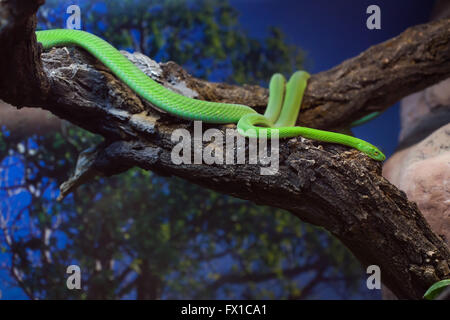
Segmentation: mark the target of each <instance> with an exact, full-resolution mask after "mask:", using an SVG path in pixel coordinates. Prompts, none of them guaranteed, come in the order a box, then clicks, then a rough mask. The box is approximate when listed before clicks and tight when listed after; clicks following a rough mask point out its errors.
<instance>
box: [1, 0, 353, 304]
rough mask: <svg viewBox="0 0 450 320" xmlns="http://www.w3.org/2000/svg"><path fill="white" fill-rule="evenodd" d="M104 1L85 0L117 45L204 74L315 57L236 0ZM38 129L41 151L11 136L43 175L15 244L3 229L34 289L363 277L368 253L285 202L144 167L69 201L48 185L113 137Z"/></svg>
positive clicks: (89, 291)
mask: <svg viewBox="0 0 450 320" xmlns="http://www.w3.org/2000/svg"><path fill="white" fill-rule="evenodd" d="M104 3H105V5H106V9H107V10H106V13H99V12H97V11H96V10H94V5H95V2H94V1H91V2H85V4H84V7H82V12H83V13H84V15H83V19H84V22H83V23H84V25H85V27H86V28H87V29H88V30H90V31H92V32H94V33H96V34H99V35H101V36H103V37H104V38H106V39H107V40H108V41H110V42H111V43H113V44H114V45H115V46H118V47H121V48H129V47H131V48H133V49H135V50H139V51H142V52H144V53H146V54H147V55H149V56H151V57H155V56H157V57H160V59H161V60H168V59H172V60H174V61H176V62H178V63H180V64H182V65H184V66H185V67H187V68H188V69H189V70H191V72H193V73H194V74H195V75H197V76H203V77H212V76H213V74H214V72H215V70H218V69H222V70H225V71H226V70H228V71H229V72H228V73H227V72H225V71H223V72H222V73H221V74H225V75H226V76H224V77H223V78H222V79H221V80H224V81H228V82H238V83H244V82H245V83H258V82H261V81H265V80H268V78H269V77H270V75H271V74H272V73H274V72H282V73H285V74H286V75H289V74H290V73H292V71H294V70H295V69H297V68H300V67H301V64H302V61H303V55H302V52H301V50H300V49H298V48H296V47H293V46H289V45H286V44H285V38H284V36H283V34H282V33H281V31H280V30H278V29H276V28H273V29H271V30H270V32H269V34H268V36H267V38H266V39H265V40H264V41H258V40H255V39H252V38H250V37H248V36H247V35H246V34H245V32H243V31H242V30H241V29H240V28H239V25H238V23H237V21H238V20H237V18H238V14H237V12H236V11H235V10H234V9H233V8H232V7H231V6H230V5H229V4H228V3H227V2H226V1H219V0H211V1H206V0H202V1H189V0H186V1H181V0H179V1H161V0H155V1H126V0H120V1H119V0H111V1H107V2H104ZM64 9H65V6H64ZM55 10H60V11H61V2H60V1H47V4H46V6H45V7H44V9H43V10H41V11H40V15H39V17H40V25H41V26H46V27H49V28H51V27H62V25H61V24H62V22H63V21H62V20H61V18H60V17H57V19H56V20H55V21H53V22H50V20H49V17H51V16H52V15H54V12H55ZM58 19H60V20H58ZM100 22H103V23H104V24H107V26H108V27H107V28H106V29H102V28H101V23H100ZM136 32H137V33H136ZM136 35H139V36H136ZM193 35H196V36H193ZM32 140H33V141H35V143H36V144H37V145H38V148H37V149H36V150H34V151H33V152H29V150H28V144H27V143H25V145H26V146H27V150H26V151H25V152H20V149H21V148H20V147H19V144H21V143H22V144H23V143H24V142H23V141H18V140H16V139H15V138H14V135H12V136H9V137H5V136H3V137H1V140H0V141H1V143H0V148H2V149H0V151H1V153H0V159H6V158H8V157H10V155H13V157H16V158H18V159H20V161H21V162H22V163H23V165H24V166H25V171H27V172H28V171H29V172H31V173H32V174H25V175H24V177H23V181H21V185H22V186H25V189H26V190H28V192H29V194H30V196H31V200H30V201H29V203H28V204H27V205H26V206H25V208H24V209H19V208H16V210H14V209H12V211H11V212H5V213H4V214H5V215H11V217H12V218H11V219H10V221H9V224H8V228H9V230H10V233H11V234H12V235H13V238H14V244H13V245H11V244H9V245H8V244H7V243H6V242H5V241H2V244H3V243H6V245H5V246H3V245H2V248H6V249H5V250H6V251H7V252H9V253H10V254H11V256H13V257H15V258H14V261H13V263H14V266H15V267H16V268H17V269H18V270H20V273H21V275H22V280H21V281H19V282H18V284H19V285H20V286H21V287H22V288H23V289H24V290H25V292H26V293H27V294H28V295H29V296H30V297H33V298H53V299H65V298H74V299H91V298H95V299H101V298H110V299H117V298H130V297H131V298H133V297H135V298H142V299H145V298H147V299H156V298H224V297H225V298H293V299H295V298H308V297H314V296H316V295H317V294H318V292H316V287H317V286H318V285H321V284H327V283H334V284H335V286H336V287H338V284H339V285H341V286H344V287H345V288H349V289H348V291H347V292H351V289H355V288H356V285H357V280H358V279H359V273H360V272H361V269H360V266H359V264H358V262H357V261H356V260H355V259H354V258H353V256H352V255H351V254H350V253H349V252H348V251H347V250H346V249H345V248H344V247H343V246H342V245H341V244H340V243H339V242H338V241H337V240H335V239H334V238H333V237H331V236H330V235H329V234H328V233H326V232H324V231H322V230H320V229H318V228H315V227H312V226H310V225H307V224H303V223H301V222H300V221H299V220H298V219H297V218H296V217H294V216H293V215H292V214H289V213H287V212H285V211H283V210H279V209H273V208H269V207H262V206H257V205H255V204H253V203H249V202H246V201H242V200H239V199H235V198H232V197H229V196H224V195H220V194H217V193H215V192H212V191H210V190H207V189H204V188H201V187H199V186H196V185H192V184H189V183H187V182H186V181H183V180H180V179H176V178H172V179H169V178H163V177H158V176H156V175H155V174H153V173H150V172H145V171H142V170H139V169H134V170H130V171H128V172H126V173H123V174H121V175H118V176H114V177H110V178H107V179H103V178H102V179H98V180H96V181H94V182H91V183H88V184H86V185H84V186H82V187H81V188H79V189H78V190H77V191H75V192H74V193H73V194H72V195H70V196H69V197H68V199H66V200H65V201H64V202H62V203H55V201H54V197H51V196H50V197H49V196H47V197H45V196H43V195H44V193H45V190H51V189H52V188H53V189H54V188H55V186H56V185H59V184H60V183H61V182H63V181H64V180H65V179H67V177H68V173H69V172H71V170H73V168H74V167H75V159H76V156H77V155H78V154H79V153H80V152H81V151H82V150H84V149H86V148H89V147H92V146H93V145H95V144H97V143H98V142H99V140H100V139H99V138H98V137H96V136H94V135H92V134H88V133H86V132H85V131H83V130H81V129H79V128H77V127H74V126H71V125H67V124H63V125H62V127H61V130H58V131H57V132H53V133H51V134H47V135H43V136H34V137H32ZM7 150H8V152H9V153H8V152H7ZM52 183H53V187H52ZM30 190H38V191H36V192H31V191H30ZM10 201H13V200H12V199H10ZM25 215H28V218H27V219H25ZM21 221H26V222H27V223H20V222H21ZM28 222H29V223H28ZM19 231H20V232H19ZM49 232H50V236H49V237H48V238H46V237H43V235H45V234H48V233H49ZM35 240H36V241H35ZM30 241H31V242H30ZM33 241H35V244H34V245H30V244H31V243H32V242H33ZM36 243H37V245H36ZM2 250H3V249H2ZM70 264H78V265H79V266H80V267H81V270H82V285H83V290H81V291H77V290H72V291H70V290H67V289H66V287H65V277H66V267H67V266H68V265H70ZM299 279H301V281H300V280H299ZM336 291H339V290H336ZM344 296H345V295H344Z"/></svg>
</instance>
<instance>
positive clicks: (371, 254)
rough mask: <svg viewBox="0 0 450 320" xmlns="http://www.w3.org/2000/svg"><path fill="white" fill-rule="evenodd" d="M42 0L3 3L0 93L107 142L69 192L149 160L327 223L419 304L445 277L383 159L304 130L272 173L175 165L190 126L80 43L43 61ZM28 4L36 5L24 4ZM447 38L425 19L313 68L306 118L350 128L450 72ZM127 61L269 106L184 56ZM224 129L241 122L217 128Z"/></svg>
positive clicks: (189, 87)
mask: <svg viewBox="0 0 450 320" xmlns="http://www.w3.org/2000/svg"><path fill="white" fill-rule="evenodd" d="M22 2H23V3H22ZM24 3H26V5H25V4H24ZM39 4H40V1H8V2H5V1H2V2H0V10H1V17H2V19H3V20H2V22H1V23H2V24H1V25H0V41H2V44H3V45H2V49H1V50H0V67H1V69H0V71H2V72H0V98H1V99H3V100H5V101H6V102H8V103H11V104H13V105H15V106H18V107H21V106H25V105H27V106H35V107H41V108H44V109H47V110H49V111H51V112H52V113H53V114H55V115H57V116H59V117H60V118H63V119H67V120H69V121H71V122H72V123H74V124H76V125H78V126H80V127H82V128H85V129H87V130H89V131H91V132H95V133H98V134H100V135H102V136H103V137H104V138H105V142H104V143H102V144H101V145H99V146H98V147H96V148H95V149H92V150H89V152H85V153H84V154H83V155H81V156H80V159H79V163H78V165H77V173H76V174H75V176H74V177H73V178H72V179H71V180H69V181H68V183H66V184H65V185H63V186H62V194H63V195H64V194H66V193H67V192H70V190H72V188H74V187H75V186H76V185H78V184H80V183H82V182H83V181H86V180H87V179H89V178H92V177H93V176H95V175H98V174H103V175H112V174H117V173H119V172H123V171H125V170H127V169H129V168H131V167H133V166H139V167H141V168H144V169H147V170H153V171H155V172H158V173H160V174H165V175H176V176H179V177H182V178H184V179H187V180H189V181H191V182H193V183H197V184H200V185H203V186H206V187H208V188H211V189H214V190H217V191H219V192H222V193H227V194H230V195H233V196H236V197H239V198H243V199H249V200H252V201H254V202H256V203H258V204H265V205H271V206H275V207H279V208H283V209H286V210H289V211H290V212H292V213H293V214H295V215H296V216H298V217H299V218H300V219H302V220H303V221H307V222H310V223H313V224H315V225H319V226H323V227H324V228H326V229H327V230H329V231H330V232H332V233H333V234H334V235H335V236H337V237H338V238H339V239H340V240H341V241H342V242H343V243H344V244H346V245H347V247H348V248H350V250H352V252H353V253H354V254H355V255H356V256H357V258H358V259H359V260H360V261H361V262H362V264H363V265H365V266H367V265H371V264H376V265H378V266H380V268H381V270H382V279H383V281H384V282H385V284H386V285H387V286H388V287H389V288H390V289H391V290H392V291H393V292H394V293H395V294H396V295H397V296H398V297H399V298H415V299H419V298H421V297H422V295H423V293H424V292H425V290H426V289H427V288H428V287H429V286H430V285H431V284H433V283H434V282H435V281H437V280H439V279H444V278H448V277H449V276H450V270H449V262H450V251H449V248H448V247H447V246H446V244H445V243H444V242H443V240H442V239H440V238H439V237H438V236H436V235H435V234H433V232H432V231H431V230H430V227H429V225H428V224H427V222H426V221H425V219H424V218H423V216H422V215H421V214H420V212H419V210H418V208H417V206H416V205H415V204H414V203H410V202H408V200H407V198H406V196H405V194H404V193H403V192H401V191H400V190H398V189H397V188H396V187H394V186H393V185H391V184H390V183H389V182H388V181H387V180H386V179H384V178H383V177H382V175H381V164H380V163H376V162H374V161H372V160H371V159H369V158H368V157H367V156H365V155H364V154H361V153H360V152H358V151H356V150H352V149H349V148H346V147H344V146H340V145H333V144H325V143H318V142H315V141H311V140H306V139H303V138H300V137H298V138H294V139H290V140H285V141H281V142H280V163H279V165H280V167H279V171H278V173H277V174H276V175H271V176H262V175H260V166H259V165H252V164H248V163H246V164H242V165H206V164H198V165H175V164H174V163H173V162H172V161H171V151H172V148H173V147H174V145H175V143H173V142H172V141H171V134H172V133H173V131H174V130H175V129H179V128H185V129H187V130H189V131H190V132H192V131H193V124H192V122H189V121H185V120H181V119H177V118H175V117H173V116H171V115H168V114H166V113H163V112H161V111H158V110H156V109H155V108H153V107H152V106H151V105H150V104H149V103H148V102H146V101H143V100H141V99H140V98H138V97H137V96H136V95H135V94H134V93H133V92H132V91H131V90H130V89H129V88H128V87H127V86H126V85H125V84H123V83H121V82H120V81H118V80H117V79H116V78H115V77H114V76H113V75H112V74H111V73H110V71H109V70H108V69H106V68H105V67H104V66H103V65H102V64H101V63H99V62H98V61H96V60H95V59H94V58H92V57H91V56H89V55H88V54H87V53H85V52H84V51H83V50H81V49H77V48H75V49H73V48H70V49H66V48H59V49H53V50H51V51H50V52H48V53H43V54H42V55H41V57H39V54H38V52H39V46H38V44H37V43H36V39H35V36H34V33H33V32H32V31H33V28H34V26H35V16H34V13H35V11H36V8H37V7H38V5H39ZM20 5H23V6H24V8H25V7H26V8H28V9H27V10H25V9H23V10H22V9H21V10H20V11H18V12H16V11H14V9H16V10H17V8H19V7H20ZM5 17H6V18H5ZM5 21H6V22H5ZM449 39H450V20H449V19H447V20H440V21H435V22H431V23H428V24H424V25H419V26H416V27H413V28H410V29H408V30H406V31H405V32H404V33H402V34H401V35H399V36H398V37H396V38H394V39H392V40H390V41H387V42H385V43H382V44H379V45H377V46H374V47H372V48H370V49H368V50H367V51H365V52H363V53H362V54H361V55H359V56H358V57H356V58H353V59H350V60H348V61H345V62H343V63H342V64H341V65H339V66H337V67H335V68H334V69H332V70H330V71H327V72H323V73H320V74H317V75H313V76H312V78H311V80H310V82H309V85H308V89H307V91H306V96H305V99H304V107H303V111H302V112H301V113H300V116H299V120H298V123H299V124H305V125H307V126H309V127H316V128H327V129H330V128H340V127H344V126H346V125H348V124H349V123H350V122H352V121H353V120H356V119H358V118H360V117H361V116H362V115H364V114H368V113H369V112H372V111H375V110H383V109H386V108H387V107H389V106H390V105H391V104H392V103H394V102H395V101H397V100H398V99H400V98H402V97H404V96H406V95H408V94H411V93H413V92H415V91H417V90H421V89H423V88H425V87H426V86H429V85H431V84H434V83H436V82H438V81H440V80H443V79H445V78H447V77H448V76H449V74H450V50H449V48H450V46H449ZM5 44H6V45H5ZM128 56H129V58H130V59H132V61H133V62H135V63H136V64H137V65H138V66H139V67H140V68H141V69H142V70H143V71H144V72H146V73H147V74H148V75H149V76H151V77H152V78H154V79H155V80H157V81H159V82H160V83H162V84H163V85H164V86H166V87H168V88H171V89H172V90H175V91H178V92H180V93H181V94H184V95H188V96H191V97H195V98H199V99H207V100H212V101H228V102H234V103H242V104H246V105H249V106H253V107H255V108H256V109H258V110H259V111H261V110H263V109H264V106H265V104H266V100H267V90H266V89H263V88H260V87H257V86H243V87H239V86H232V85H227V84H221V83H208V82H206V81H204V80H199V79H195V78H193V77H191V76H190V75H188V74H187V73H186V72H185V71H184V70H183V69H181V67H179V66H178V65H176V64H175V63H172V62H170V63H166V64H159V65H158V64H156V63H155V62H153V61H152V60H150V59H149V58H147V57H145V56H143V55H140V54H134V55H130V54H128ZM209 127H211V126H209ZM216 127H218V126H216ZM226 127H234V126H220V127H219V128H220V129H222V130H224V129H225V128H226ZM205 145H206V143H204V144H203V147H204V146H205ZM219 147H220V146H219ZM246 148H247V149H248V146H247V147H246ZM247 152H248V150H247Z"/></svg>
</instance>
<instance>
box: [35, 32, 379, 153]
mask: <svg viewBox="0 0 450 320" xmlns="http://www.w3.org/2000/svg"><path fill="white" fill-rule="evenodd" d="M36 36H37V40H38V41H39V42H41V43H42V45H43V46H44V48H45V49H49V48H51V47H54V46H79V47H82V48H84V49H85V50H87V51H88V52H89V53H91V54H92V55H93V56H95V57H96V58H97V59H99V60H100V61H101V62H102V63H103V64H104V65H105V66H107V67H108V68H109V69H110V70H111V71H112V72H113V73H114V74H115V75H116V76H117V77H118V78H119V79H120V80H122V81H123V82H124V83H126V84H127V85H128V86H129V87H130V88H131V89H132V90H134V91H135V92H136V93H137V94H138V95H139V96H141V97H142V98H144V99H146V100H148V101H149V102H150V103H151V104H153V105H154V106H156V107H157V108H160V109H162V110H164V111H167V112H169V113H171V114H173V115H176V116H178V117H181V118H185V119H190V120H201V121H204V122H206V123H217V124H221V123H222V124H225V123H237V129H238V132H239V133H240V134H242V135H244V136H248V137H263V136H264V137H266V138H270V137H271V136H272V135H273V134H272V133H273V130H278V131H277V132H278V137H280V138H289V137H297V136H302V137H305V138H309V139H314V140H319V141H324V142H330V143H338V144H343V145H347V146H350V147H352V148H355V149H357V150H360V151H362V152H364V153H365V154H367V155H368V156H369V157H371V158H372V159H375V160H378V161H383V160H384V159H385V156H384V154H383V153H382V152H381V151H380V150H378V148H377V147H375V146H373V145H371V144H370V143H368V142H366V141H364V140H361V139H358V138H354V137H351V136H348V135H344V134H340V133H334V132H329V131H323V130H317V129H312V128H306V127H296V126H294V125H295V122H296V120H297V117H298V113H299V111H300V106H301V102H302V98H303V93H304V91H305V88H306V85H307V80H308V78H309V74H308V73H306V72H304V71H297V72H295V73H294V74H293V75H292V76H291V78H290V79H289V81H288V82H287V84H286V81H285V78H284V77H283V76H282V75H281V74H275V75H273V76H272V79H271V80H270V85H269V92H270V94H269V102H268V105H267V109H266V112H265V113H264V115H261V114H259V113H257V112H256V111H255V110H253V109H252V108H250V107H248V106H245V105H240V104H230V103H219V102H210V101H202V100H196V99H192V98H188V97H185V96H183V95H180V94H177V93H175V92H173V91H171V90H169V89H167V88H165V87H164V86H162V85H160V84H159V83H157V82H156V81H154V80H153V79H151V78H150V77H148V76H147V75H146V74H145V73H144V72H142V71H141V70H140V69H139V68H138V67H136V66H135V65H134V64H133V63H132V62H131V61H129V60H128V59H127V58H126V57H125V56H123V55H122V54H121V53H120V52H119V51H118V50H117V49H116V48H114V47H113V46H112V45H110V44H109V43H108V42H106V41H104V40H103V39H101V38H99V37H97V36H95V35H93V34H91V33H88V32H85V31H80V30H70V29H55V30H46V31H37V32H36ZM263 129H264V130H263Z"/></svg>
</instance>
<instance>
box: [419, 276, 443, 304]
mask: <svg viewBox="0 0 450 320" xmlns="http://www.w3.org/2000/svg"><path fill="white" fill-rule="evenodd" d="M448 286H450V279H446V280H441V281H438V282H436V283H435V284H433V285H432V286H431V287H430V288H429V289H428V290H427V292H425V294H424V295H423V297H424V298H425V299H427V300H433V299H436V298H437V296H439V295H440V294H441V293H442V291H444V289H445V288H446V287H448Z"/></svg>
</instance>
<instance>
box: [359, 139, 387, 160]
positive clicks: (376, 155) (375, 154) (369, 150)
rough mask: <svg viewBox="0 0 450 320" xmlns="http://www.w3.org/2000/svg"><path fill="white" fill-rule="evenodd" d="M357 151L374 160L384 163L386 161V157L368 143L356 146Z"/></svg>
mask: <svg viewBox="0 0 450 320" xmlns="http://www.w3.org/2000/svg"><path fill="white" fill-rule="evenodd" d="M358 149H359V150H360V151H362V152H364V153H365V154H367V155H368V156H369V157H371V158H372V159H374V160H377V161H384V160H385V159H386V156H385V155H384V154H383V152H381V151H380V149H378V148H377V147H375V146H373V145H371V144H370V143H364V144H360V145H359V146H358Z"/></svg>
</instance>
